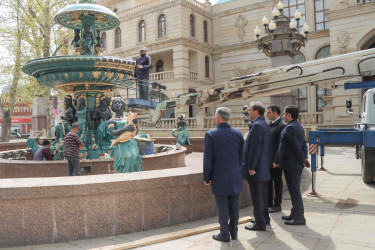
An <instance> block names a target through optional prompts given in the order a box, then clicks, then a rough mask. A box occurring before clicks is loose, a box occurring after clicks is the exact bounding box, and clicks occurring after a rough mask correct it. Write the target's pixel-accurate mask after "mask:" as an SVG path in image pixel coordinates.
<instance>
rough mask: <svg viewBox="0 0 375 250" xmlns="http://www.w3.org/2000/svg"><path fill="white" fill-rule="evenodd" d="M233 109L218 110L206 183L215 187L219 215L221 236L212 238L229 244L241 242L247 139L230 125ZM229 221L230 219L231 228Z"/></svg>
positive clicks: (207, 142) (207, 150) (209, 136)
mask: <svg viewBox="0 0 375 250" xmlns="http://www.w3.org/2000/svg"><path fill="white" fill-rule="evenodd" d="M229 117H230V109H228V108H225V107H221V108H218V109H217V110H216V114H215V124H216V128H214V129H211V130H210V131H208V132H207V133H206V135H205V137H204V155H203V180H204V185H206V186H211V190H212V193H213V194H214V195H215V200H216V206H217V210H218V214H219V224H220V233H219V234H216V235H213V236H212V238H213V239H215V240H218V241H224V242H229V241H230V237H229V236H231V237H232V240H234V239H236V238H237V231H238V229H237V225H238V218H239V201H238V198H239V196H240V192H241V190H242V176H241V165H242V161H243V144H244V140H243V136H242V134H241V132H240V131H239V130H238V129H235V128H232V127H231V126H230V125H229V124H228V120H229ZM228 219H230V222H229V225H228Z"/></svg>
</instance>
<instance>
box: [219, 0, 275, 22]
mask: <svg viewBox="0 0 375 250" xmlns="http://www.w3.org/2000/svg"><path fill="white" fill-rule="evenodd" d="M272 6H273V2H270V1H264V2H259V3H255V4H249V5H246V6H241V7H238V8H234V9H230V10H225V11H222V12H217V13H212V19H218V18H220V17H222V16H227V15H235V14H239V13H244V12H246V11H251V10H255V9H271V10H272V8H271V7H272ZM259 18H262V17H261V16H260V17H259Z"/></svg>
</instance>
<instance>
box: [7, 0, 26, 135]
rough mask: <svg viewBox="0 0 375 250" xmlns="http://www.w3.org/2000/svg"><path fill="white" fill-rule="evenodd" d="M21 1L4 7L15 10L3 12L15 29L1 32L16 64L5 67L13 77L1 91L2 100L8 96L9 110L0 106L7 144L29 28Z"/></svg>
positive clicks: (18, 0) (12, 2)
mask: <svg viewBox="0 0 375 250" xmlns="http://www.w3.org/2000/svg"><path fill="white" fill-rule="evenodd" d="M20 1H21V0H17V1H9V5H6V6H4V5H3V7H5V8H8V9H10V8H13V10H15V12H13V13H12V12H5V13H4V11H3V15H4V16H2V19H3V18H6V15H7V16H8V18H9V19H7V20H11V21H15V27H14V28H13V29H12V30H10V31H8V30H4V28H2V29H3V30H1V31H2V32H1V34H2V37H1V38H2V39H4V38H9V40H8V42H7V45H8V46H7V47H9V49H10V51H12V52H14V53H13V55H14V63H13V64H11V66H10V67H6V66H4V68H3V69H4V71H3V73H6V72H9V71H6V70H7V69H8V70H10V71H12V75H11V76H10V77H9V78H10V79H11V80H10V81H9V82H6V84H5V86H2V87H3V90H2V91H1V96H0V97H1V99H3V98H4V99H5V98H6V97H7V96H8V98H7V99H8V100H9V102H8V109H7V110H5V108H4V106H3V105H0V116H1V117H2V123H1V127H2V137H1V141H3V142H7V141H9V139H10V129H11V117H12V114H13V109H14V106H15V102H16V92H17V88H18V84H19V82H20V78H21V66H22V65H21V62H22V54H21V50H22V41H23V38H24V34H25V30H26V29H27V26H26V25H25V24H24V23H23V22H22V21H21V8H20V6H21V2H20ZM2 21H4V22H3V24H5V25H4V27H5V28H7V27H11V25H9V24H8V25H6V22H5V20H2Z"/></svg>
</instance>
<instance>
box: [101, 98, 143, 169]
mask: <svg viewBox="0 0 375 250" xmlns="http://www.w3.org/2000/svg"><path fill="white" fill-rule="evenodd" d="M124 110H125V102H124V101H123V100H122V99H121V98H120V97H116V98H115V99H114V100H113V101H112V111H113V112H114V113H115V114H116V115H115V117H113V118H112V119H111V120H109V121H108V126H109V130H110V131H111V134H112V136H114V137H115V139H114V140H113V141H112V145H111V147H112V146H113V150H112V153H111V156H112V158H113V161H114V162H113V167H114V169H115V170H116V172H118V173H129V172H137V171H142V168H141V164H142V159H141V156H140V155H139V149H138V144H137V141H136V140H135V139H134V138H133V137H134V136H135V135H136V133H137V128H136V124H137V120H136V119H133V117H134V116H133V114H134V113H132V112H130V117H129V118H130V120H127V118H125V117H124V116H123V112H124Z"/></svg>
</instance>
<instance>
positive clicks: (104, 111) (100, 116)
mask: <svg viewBox="0 0 375 250" xmlns="http://www.w3.org/2000/svg"><path fill="white" fill-rule="evenodd" d="M109 102H110V99H109V98H107V97H105V96H103V97H102V98H101V99H100V104H99V107H97V108H96V109H95V111H94V114H93V118H94V119H97V120H98V121H99V125H98V129H97V130H96V137H95V138H96V143H97V144H98V146H99V147H100V148H102V149H109V147H110V146H111V143H112V141H111V140H112V135H111V131H109V129H108V120H109V119H111V118H112V112H111V110H110V109H109V104H110V103H109Z"/></svg>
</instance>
